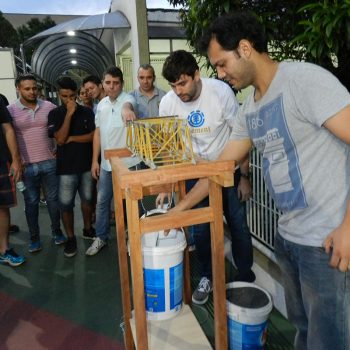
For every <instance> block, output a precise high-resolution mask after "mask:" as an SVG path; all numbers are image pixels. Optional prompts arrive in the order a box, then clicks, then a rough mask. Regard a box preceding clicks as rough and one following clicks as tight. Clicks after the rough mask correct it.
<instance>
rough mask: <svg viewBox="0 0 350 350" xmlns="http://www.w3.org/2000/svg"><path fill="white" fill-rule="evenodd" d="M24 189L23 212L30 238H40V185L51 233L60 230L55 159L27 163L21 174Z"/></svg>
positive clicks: (33, 240)
mask: <svg viewBox="0 0 350 350" xmlns="http://www.w3.org/2000/svg"><path fill="white" fill-rule="evenodd" d="M23 182H24V184H25V186H26V190H25V191H24V192H23V195H24V202H25V213H26V219H27V224H28V229H29V233H30V240H31V241H32V242H36V241H38V240H40V228H39V201H40V186H41V187H42V189H43V191H44V194H45V199H46V202H47V209H48V211H49V215H50V219H51V229H52V235H53V236H55V235H56V233H57V232H59V231H60V211H59V209H58V177H57V176H56V159H52V160H46V161H43V162H38V163H32V164H27V165H26V167H25V171H24V174H23Z"/></svg>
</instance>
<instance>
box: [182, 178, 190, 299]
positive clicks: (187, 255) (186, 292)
mask: <svg viewBox="0 0 350 350" xmlns="http://www.w3.org/2000/svg"><path fill="white" fill-rule="evenodd" d="M185 195H186V183H185V181H181V182H180V183H179V199H180V200H181V199H182V198H184V197H185ZM187 231H188V229H187V228H186V227H185V232H186V237H188V232H187ZM183 295H184V302H185V303H186V304H188V305H191V304H192V288H191V267H190V253H189V250H188V246H186V249H185V252H184V293H183Z"/></svg>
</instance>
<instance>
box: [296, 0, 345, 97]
mask: <svg viewBox="0 0 350 350" xmlns="http://www.w3.org/2000/svg"><path fill="white" fill-rule="evenodd" d="M299 12H300V13H306V14H308V15H307V18H308V19H306V20H304V21H301V22H300V26H301V27H302V31H301V33H300V34H299V35H298V36H296V37H295V38H294V39H293V40H292V41H291V45H299V46H301V47H303V48H304V50H303V53H304V58H305V59H307V60H311V61H314V62H316V63H318V64H319V65H321V66H323V67H325V68H327V69H328V70H330V71H331V72H333V73H334V74H335V75H336V76H337V77H338V78H339V80H340V81H342V83H343V84H344V85H345V86H346V87H347V89H348V90H350V22H349V17H350V0H342V1H337V0H335V1H328V0H324V1H317V2H314V3H310V4H307V5H305V6H304V7H302V8H301V9H300V10H299Z"/></svg>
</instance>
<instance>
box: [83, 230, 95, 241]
mask: <svg viewBox="0 0 350 350" xmlns="http://www.w3.org/2000/svg"><path fill="white" fill-rule="evenodd" d="M83 238H84V239H92V240H94V239H95V238H96V231H95V229H94V228H93V227H91V228H90V229H89V230H86V229H85V228H84V229H83Z"/></svg>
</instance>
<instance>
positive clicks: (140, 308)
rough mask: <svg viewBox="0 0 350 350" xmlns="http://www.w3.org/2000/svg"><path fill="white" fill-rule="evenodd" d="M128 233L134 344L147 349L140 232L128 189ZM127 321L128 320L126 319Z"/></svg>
mask: <svg viewBox="0 0 350 350" xmlns="http://www.w3.org/2000/svg"><path fill="white" fill-rule="evenodd" d="M125 197H126V205H127V216H128V233H129V241H130V262H131V274H132V279H133V301H134V311H135V315H134V316H135V325H136V344H137V349H139V350H141V349H142V350H148V336H147V322H146V306H145V291H144V280H143V263H142V251H141V232H140V222H139V207H138V200H137V199H131V198H130V195H129V193H128V190H126V192H125ZM128 321H129V320H128Z"/></svg>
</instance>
